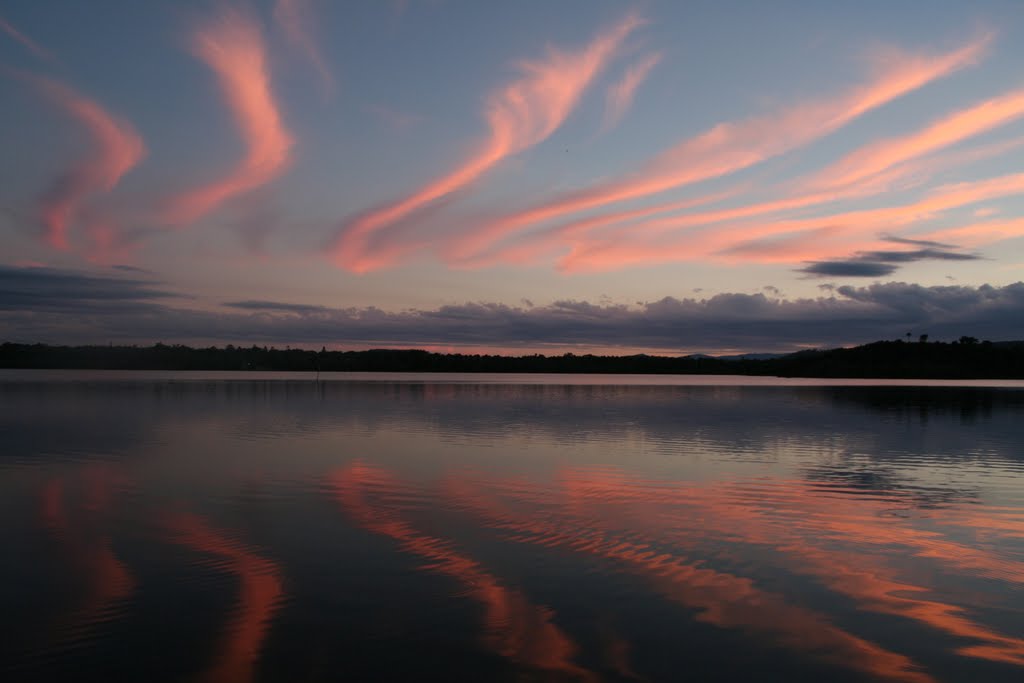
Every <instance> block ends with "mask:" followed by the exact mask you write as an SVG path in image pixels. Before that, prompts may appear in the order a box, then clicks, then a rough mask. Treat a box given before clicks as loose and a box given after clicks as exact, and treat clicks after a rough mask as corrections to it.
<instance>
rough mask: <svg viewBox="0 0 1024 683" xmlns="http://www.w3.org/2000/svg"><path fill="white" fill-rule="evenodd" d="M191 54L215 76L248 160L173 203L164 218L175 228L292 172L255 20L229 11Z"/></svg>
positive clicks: (288, 138) (204, 29) (201, 35)
mask: <svg viewBox="0 0 1024 683" xmlns="http://www.w3.org/2000/svg"><path fill="white" fill-rule="evenodd" d="M190 49H191V51H192V53H193V54H194V55H195V56H196V57H197V58H198V59H200V60H201V61H203V62H204V63H205V64H206V65H207V66H208V67H209V68H210V69H211V70H212V71H213V72H214V74H215V75H216V77H217V82H218V85H219V86H220V88H221V91H222V93H223V96H224V99H225V101H226V102H227V104H228V107H229V109H230V110H231V113H232V115H233V116H234V118H235V121H236V123H237V125H238V127H239V130H240V133H241V136H242V139H243V141H244V143H245V147H246V154H245V157H244V158H243V159H242V162H241V163H240V164H239V165H238V166H237V167H236V168H235V169H234V170H233V171H232V172H231V173H229V174H228V175H226V176H225V177H223V178H221V179H220V180H217V181H215V182H212V183H210V184H208V185H204V186H202V187H198V188H196V189H194V190H191V191H189V192H186V193H184V194H182V195H180V196H178V197H175V198H174V199H173V200H172V201H171V202H170V206H169V207H168V209H167V210H166V212H165V216H164V218H165V220H166V221H167V222H170V223H172V224H176V225H182V224H188V223H191V222H193V221H195V220H197V219H198V218H200V217H201V216H203V215H205V214H207V213H209V212H210V211H212V210H214V209H215V208H216V207H218V206H219V205H220V204H222V203H224V202H226V201H228V200H229V199H231V198H233V197H235V196H238V195H241V194H243V193H245V192H248V191H250V190H253V189H255V188H257V187H260V186H263V185H266V184H267V183H269V182H270V181H271V180H273V179H274V178H276V177H277V176H279V175H280V174H281V173H282V172H283V171H284V170H286V169H287V167H288V165H289V163H290V161H291V150H292V145H293V139H292V135H291V133H290V132H289V131H288V129H287V128H286V127H285V124H284V122H283V120H282V118H281V113H280V110H279V107H278V104H277V102H276V100H275V99H274V94H273V90H272V88H271V80H270V72H269V67H268V64H267V51H266V46H265V44H264V40H263V34H262V31H261V30H260V27H259V24H258V23H257V22H256V20H255V19H254V18H252V17H251V16H249V15H248V14H246V13H244V12H242V11H240V10H234V9H225V10H223V11H222V13H221V14H220V16H218V17H216V18H215V19H213V20H212V21H210V22H209V23H207V24H205V25H203V26H201V27H200V28H199V29H197V30H196V31H195V32H194V34H193V35H192V37H191V42H190Z"/></svg>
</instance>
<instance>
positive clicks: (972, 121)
mask: <svg viewBox="0 0 1024 683" xmlns="http://www.w3.org/2000/svg"><path fill="white" fill-rule="evenodd" d="M1021 117H1024V91H1021V90H1017V91H1013V92H1010V93H1007V94H1005V95H1002V96H1000V97H995V98H992V99H989V100H985V101H983V102H981V103H979V104H976V105H974V106H972V107H969V108H967V109H963V110H961V111H957V112H954V113H952V114H950V115H948V116H945V117H943V118H942V119H939V120H938V121H935V122H933V123H931V124H930V125H928V126H927V127H925V128H924V129H923V130H920V131H917V132H915V133H913V134H911V135H907V136H903V137H897V138H890V139H888V140H881V141H879V142H875V143H872V144H869V145H867V146H866V147H863V148H861V149H859V150H857V151H856V152H853V153H852V154H850V155H848V156H847V157H845V158H843V159H841V160H840V161H838V162H836V163H835V164H833V165H832V166H830V167H829V168H826V169H825V170H824V171H822V172H821V173H820V174H818V176H817V177H816V178H815V179H814V181H813V185H815V186H817V187H819V188H832V187H843V186H848V185H851V184H853V183H859V182H863V181H864V180H867V179H869V178H871V177H873V176H876V175H877V174H879V173H881V172H883V171H885V170H888V169H890V168H892V167H893V166H896V165H898V164H901V163H904V162H906V161H909V160H911V159H915V158H917V157H921V156H924V155H926V154H930V153H932V152H935V151H937V150H940V149H943V148H945V147H949V146H950V145H954V144H956V143H958V142H961V141H963V140H966V139H967V138H970V137H973V136H975V135H980V134H981V133H985V132H987V131H989V130H993V129H995V128H998V127H1000V126H1004V125H1006V124H1008V123H1011V122H1013V121H1015V120H1017V119H1019V118H1021Z"/></svg>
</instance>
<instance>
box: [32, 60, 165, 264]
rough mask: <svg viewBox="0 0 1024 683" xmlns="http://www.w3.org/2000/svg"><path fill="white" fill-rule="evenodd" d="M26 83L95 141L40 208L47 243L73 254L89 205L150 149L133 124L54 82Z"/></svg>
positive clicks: (41, 79) (37, 78)
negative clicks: (72, 236) (73, 235)
mask: <svg viewBox="0 0 1024 683" xmlns="http://www.w3.org/2000/svg"><path fill="white" fill-rule="evenodd" d="M24 78H26V79H27V80H29V81H30V82H31V83H32V84H33V85H35V87H37V88H38V89H39V90H40V91H41V92H42V93H43V94H44V95H46V97H47V98H49V99H50V100H52V101H53V102H55V103H56V104H57V105H58V106H59V107H60V108H61V109H63V110H64V112H65V113H67V114H68V115H69V116H71V118H73V119H75V121H77V122H78V123H80V124H81V125H82V126H83V127H84V128H85V130H86V131H87V132H88V134H89V137H90V139H91V142H92V150H91V153H90V154H89V156H87V157H86V158H84V159H80V160H78V161H77V162H75V163H74V164H72V165H71V166H69V167H68V168H67V169H66V170H65V171H64V172H63V173H62V174H61V176H60V177H59V178H58V179H57V180H56V182H54V184H53V186H52V187H51V188H50V190H49V191H48V192H46V193H45V194H44V196H43V198H42V199H41V201H40V203H39V213H40V216H41V219H42V223H43V226H44V228H45V230H46V241H47V242H48V243H49V244H50V245H51V246H53V247H55V248H57V249H67V248H68V247H69V246H70V244H69V241H68V232H69V231H70V229H71V227H72V225H73V224H74V223H75V221H76V220H78V219H79V218H80V214H81V212H82V210H83V205H84V203H85V202H86V200H87V199H88V198H89V197H90V196H92V195H95V194H99V193H103V192H110V191H111V190H113V189H114V187H115V186H116V185H117V184H118V182H119V181H120V179H121V177H122V176H123V175H124V174H125V173H127V172H128V171H129V170H131V169H132V168H133V167H134V166H135V165H136V164H138V163H139V161H141V160H142V158H143V157H144V156H145V154H146V149H145V146H144V145H143V142H142V138H141V137H139V135H138V133H137V132H136V131H135V129H134V128H133V127H132V125H131V124H130V123H128V122H127V121H124V120H121V119H119V118H117V117H115V116H113V115H112V114H110V113H109V112H107V111H106V110H105V109H103V107H101V106H100V105H99V104H97V103H96V102H94V101H93V100H90V99H88V98H87V97H84V96H83V95H81V94H79V93H77V92H75V91H74V90H72V89H71V88H69V87H68V86H66V85H64V84H62V83H59V82H57V81H54V80H52V79H49V78H44V77H41V76H24Z"/></svg>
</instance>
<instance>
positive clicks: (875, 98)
mask: <svg viewBox="0 0 1024 683" xmlns="http://www.w3.org/2000/svg"><path fill="white" fill-rule="evenodd" d="M991 39H992V38H991V36H989V35H985V36H983V37H981V38H977V39H974V40H972V41H970V42H969V43H967V44H966V45H964V46H962V47H960V48H959V49H956V50H953V51H951V52H947V53H944V54H940V55H929V56H914V55H901V56H900V57H899V58H890V59H887V60H886V62H885V68H884V70H882V71H881V73H879V74H877V75H876V76H875V77H874V78H873V79H871V80H870V81H868V82H867V83H865V84H864V85H861V86H858V87H855V88H853V89H851V90H848V91H847V92H845V93H843V94H841V95H839V96H833V97H826V98H820V99H817V100H810V101H806V102H800V103H796V104H794V105H792V106H790V107H788V108H786V109H784V110H782V111H781V112H777V113H774V114H769V115H764V116H759V117H754V118H750V119H747V120H744V121H739V122H730V123H721V124H718V125H716V126H714V127H713V128H711V129H710V130H708V131H707V132H705V133H703V134H701V135H698V136H697V137H695V138H691V139H688V140H684V141H683V142H681V143H679V144H677V145H675V146H674V147H672V148H671V149H669V150H667V151H665V152H664V153H662V154H660V155H658V156H657V157H655V158H654V159H652V160H651V161H650V162H648V163H647V164H646V165H645V166H644V167H642V168H641V169H639V170H638V171H636V172H634V173H633V174H631V175H629V176H627V177H625V178H622V179H617V180H612V181H608V182H604V183H600V184H597V185H594V186H591V187H589V188H584V189H582V190H578V191H575V192H570V193H566V194H563V195H561V196H559V197H556V198H554V199H552V200H549V201H547V202H544V203H542V204H539V205H537V206H534V207H532V208H530V209H526V210H523V211H519V212H516V213H512V214H509V215H507V216H505V217H503V218H500V219H498V220H496V221H493V222H492V223H490V224H488V225H485V226H483V227H482V228H481V229H479V230H476V231H474V232H472V233H469V234H467V235H464V236H462V237H461V238H460V239H458V240H457V241H456V242H455V243H454V244H453V245H452V246H451V248H450V249H449V257H450V258H451V259H452V260H453V261H456V262H458V261H461V260H464V259H468V258H471V257H472V256H473V255H474V254H476V253H477V252H479V251H481V250H483V249H485V248H487V247H488V246H489V245H491V244H493V243H495V242H497V241H499V240H501V239H504V238H506V237H507V236H509V235H511V234H513V233H515V232H516V231H518V230H521V229H523V228H525V227H528V226H531V225H534V224H537V223H540V222H543V221H547V220H551V219H553V218H558V217H560V216H564V215H566V214H570V213H575V212H579V211H585V210H589V209H594V208H598V207H602V206H606V205H608V204H613V203H617V202H622V201H627V200H634V199H640V198H644V197H648V196H651V195H654V194H658V193H661V192H665V191H667V190H671V189H676V188H680V187H683V186H686V185H689V184H692V183H696V182H699V181H703V180H708V179H711V178H716V177H720V176H724V175H727V174H730V173H733V172H736V171H739V170H742V169H744V168H748V167H750V166H752V165H754V164H756V163H759V162H761V161H764V160H766V159H769V158H772V157H774V156H777V155H780V154H783V153H786V152H789V151H792V150H794V149H797V148H799V147H801V146H803V145H806V144H808V143H810V142H813V141H814V140H817V139H819V138H821V137H824V136H825V135H828V134H830V133H832V132H834V131H836V130H838V129H839V128H841V127H842V126H845V125H846V124H848V123H850V122H851V121H853V120H854V119H856V118H857V117H859V116H861V115H863V114H865V113H866V112H869V111H871V110H872V109H875V108H877V107H880V106H882V105H884V104H886V103H888V102H890V101H892V100H894V99H896V98H898V97H900V96H902V95H905V94H907V93H909V92H912V91H913V90H916V89H918V88H920V87H922V86H924V85H926V84H928V83H930V82H932V81H934V80H936V79H938V78H942V77H944V76H948V75H949V74H951V73H953V72H955V71H957V70H959V69H962V68H964V67H966V66H968V65H971V64H974V63H975V62H977V61H978V60H979V59H980V58H981V57H982V55H983V54H984V52H985V50H986V49H987V47H988V45H989V43H990V42H991Z"/></svg>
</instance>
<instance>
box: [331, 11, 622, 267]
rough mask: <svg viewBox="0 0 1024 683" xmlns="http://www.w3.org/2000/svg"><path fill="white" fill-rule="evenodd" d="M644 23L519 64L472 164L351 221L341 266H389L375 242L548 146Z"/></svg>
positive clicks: (341, 245)
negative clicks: (514, 158) (511, 161)
mask: <svg viewBox="0 0 1024 683" xmlns="http://www.w3.org/2000/svg"><path fill="white" fill-rule="evenodd" d="M640 24H641V21H640V19H639V18H638V17H636V16H634V15H629V16H627V17H626V18H624V19H623V20H621V21H620V22H619V23H617V24H615V25H614V26H612V27H611V28H609V29H607V30H605V31H603V32H602V33H600V34H599V35H598V36H597V37H596V38H595V39H594V40H593V41H591V43H590V44H589V45H587V46H586V47H585V48H583V49H581V50H578V51H575V52H563V51H561V50H556V49H554V48H551V49H549V51H548V54H547V55H546V56H545V58H544V59H542V60H539V61H523V62H520V63H519V64H518V67H519V70H520V73H521V75H520V77H519V78H517V79H516V80H514V81H512V82H511V83H508V84H507V85H505V86H504V87H502V88H499V89H498V90H496V91H495V92H493V93H492V94H491V95H490V97H488V99H487V103H486V106H485V118H486V119H487V125H488V128H489V133H488V136H487V138H486V140H484V142H483V143H481V144H480V145H478V147H477V149H476V151H475V152H473V153H472V154H471V155H470V156H469V158H468V159H466V160H465V161H464V162H463V163H462V164H460V165H459V166H458V167H457V168H455V169H454V170H452V171H450V172H448V173H445V174H443V175H441V176H440V177H438V178H435V179H434V180H431V181H429V182H428V183H426V184H425V185H423V186H422V187H420V188H419V189H418V190H416V191H415V192H413V193H412V194H409V195H407V196H405V197H403V198H402V199H399V200H397V201H394V202H391V203H388V204H386V205H384V206H381V207H378V208H376V209H372V210H370V211H367V212H366V213H364V214H362V215H360V216H357V217H356V218H354V219H352V220H350V221H348V222H346V223H345V224H344V225H343V226H342V228H341V231H340V233H339V235H338V236H337V238H336V240H335V241H334V243H333V244H332V246H331V248H330V255H331V258H332V260H333V261H334V262H335V263H337V264H338V265H339V266H341V267H344V268H348V269H349V270H352V271H355V272H363V271H366V270H371V269H373V268H378V267H381V266H384V265H387V264H389V263H391V262H392V261H393V260H394V257H395V254H394V253H393V252H391V253H385V254H383V255H381V254H380V253H373V249H372V247H371V244H370V238H371V237H372V236H373V235H374V234H375V233H379V232H380V231H381V230H383V229H384V228H387V227H388V226H390V225H393V224H394V223H396V222H397V221H399V220H401V219H403V218H405V217H407V216H409V215H410V214H412V213H413V212H415V211H417V210H418V209H421V208H423V207H426V206H428V205H430V204H431V203H433V202H436V201H437V200H439V199H442V198H444V197H446V196H449V195H451V194H452V193H454V192H456V191H458V190H460V189H462V188H465V187H466V186H468V185H470V184H471V183H473V182H475V181H476V180H478V179H479V178H480V177H481V176H482V175H483V174H484V173H486V172H487V171H489V170H490V169H491V168H493V167H494V166H495V165H496V164H498V163H499V162H500V161H502V160H503V159H505V158H506V157H509V156H511V155H513V154H516V153H518V152H521V151H523V150H525V149H527V148H529V147H532V146H534V145H536V144H538V143H540V142H542V141H543V140H545V139H547V138H548V137H549V136H550V135H551V134H552V133H553V132H554V131H555V130H556V129H558V127H559V126H561V125H562V123H563V122H564V121H565V119H566V118H567V117H568V116H569V114H570V113H571V112H572V111H573V109H574V108H575V107H576V105H577V103H578V102H579V99H580V97H581V96H582V94H583V92H584V90H586V88H587V87H588V86H589V85H590V84H591V82H592V81H593V80H594V78H595V77H596V76H597V75H598V74H599V73H600V72H601V71H602V70H603V69H604V67H605V66H606V65H607V64H608V62H609V61H610V60H611V59H612V58H613V57H614V56H615V55H616V53H617V51H618V49H619V46H620V45H621V44H622V42H623V41H624V40H625V39H626V37H627V36H629V35H630V34H631V33H632V32H633V31H634V30H635V29H636V28H637V27H638V26H639V25H640Z"/></svg>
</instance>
